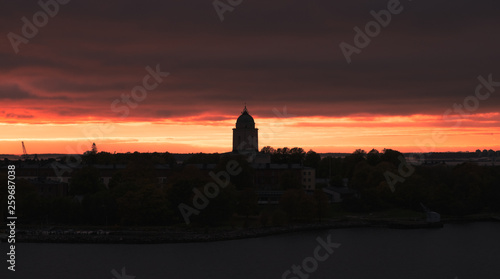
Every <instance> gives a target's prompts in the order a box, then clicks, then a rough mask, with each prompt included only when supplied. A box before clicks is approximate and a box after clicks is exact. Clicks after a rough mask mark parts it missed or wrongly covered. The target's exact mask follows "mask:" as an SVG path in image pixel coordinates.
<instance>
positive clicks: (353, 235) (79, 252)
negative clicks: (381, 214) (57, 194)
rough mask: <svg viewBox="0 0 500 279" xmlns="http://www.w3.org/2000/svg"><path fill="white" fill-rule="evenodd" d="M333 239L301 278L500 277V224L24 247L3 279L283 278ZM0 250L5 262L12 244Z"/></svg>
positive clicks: (22, 246) (25, 245)
mask: <svg viewBox="0 0 500 279" xmlns="http://www.w3.org/2000/svg"><path fill="white" fill-rule="evenodd" d="M328 235H330V239H331V242H335V243H340V244H341V245H340V247H338V248H334V249H333V254H331V255H330V256H329V257H328V258H327V259H326V260H324V261H323V262H321V261H316V263H317V266H313V265H312V264H313V263H312V262H311V261H309V262H308V263H307V264H310V266H308V267H307V268H309V270H310V271H312V272H311V273H308V274H307V275H309V277H306V273H303V274H304V275H303V277H302V278H311V279H313V278H338V279H357V278H384V279H392V278H394V279H396V278H398V279H401V278H404V279H417V278H418V279H425V278H440V279H454V278H459V279H465V278H474V279H479V278H491V279H498V278H500V241H499V240H500V223H473V224H447V225H445V228H443V229H421V230H420V229H419V230H393V229H382V228H380V229H379V228H363V229H362V228H359V229H338V230H330V231H318V232H307V233H295V234H287V235H279V236H270V237H264V238H257V239H245V240H235V241H221V242H213V243H193V244H160V245H158V244H157V245H95V244H18V246H17V263H16V270H17V271H16V272H10V271H7V265H6V264H4V265H3V266H4V268H3V269H2V270H1V271H0V278H32V279H38V278H55V279H57V278H61V279H62V278H64V279H78V278H82V279H91V278H103V279H112V278H116V279H122V278H123V279H132V278H133V277H127V276H122V273H121V270H122V268H123V267H125V268H126V270H125V271H126V272H125V274H126V275H129V276H135V278H136V279H153V278H189V279H192V278H214V279H221V278H231V279H237V278H276V279H279V278H282V275H283V273H284V272H285V271H286V270H289V269H291V266H292V265H294V264H297V265H302V262H303V260H304V259H306V258H308V257H312V256H314V251H315V248H316V247H318V245H319V244H318V242H317V238H318V237H320V238H322V239H323V240H325V241H326V240H327V237H328ZM0 251H1V253H2V255H3V257H2V258H3V259H6V257H7V256H6V253H7V244H6V243H2V244H0ZM325 251H326V250H321V253H320V254H321V255H326V254H325V253H326V252H325ZM309 259H310V260H312V258H309ZM4 262H5V261H4ZM306 262H307V261H306ZM112 270H116V271H117V273H116V274H118V275H119V277H116V276H114V275H113V274H112ZM302 272H304V270H303V269H302ZM285 278H289V279H292V278H293V279H295V278H301V277H300V276H296V275H293V274H290V275H288V276H287V277H285Z"/></svg>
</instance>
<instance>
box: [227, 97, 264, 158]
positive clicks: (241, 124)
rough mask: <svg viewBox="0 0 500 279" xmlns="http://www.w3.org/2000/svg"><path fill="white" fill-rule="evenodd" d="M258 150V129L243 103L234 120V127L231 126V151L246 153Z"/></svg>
mask: <svg viewBox="0 0 500 279" xmlns="http://www.w3.org/2000/svg"><path fill="white" fill-rule="evenodd" d="M258 151H259V129H257V128H255V121H254V120H253V117H252V116H251V115H250V114H249V113H248V110H247V106H246V105H245V108H244V109H243V111H242V112H241V115H240V116H239V117H238V119H237V120H236V128H233V153H241V154H248V153H250V152H258Z"/></svg>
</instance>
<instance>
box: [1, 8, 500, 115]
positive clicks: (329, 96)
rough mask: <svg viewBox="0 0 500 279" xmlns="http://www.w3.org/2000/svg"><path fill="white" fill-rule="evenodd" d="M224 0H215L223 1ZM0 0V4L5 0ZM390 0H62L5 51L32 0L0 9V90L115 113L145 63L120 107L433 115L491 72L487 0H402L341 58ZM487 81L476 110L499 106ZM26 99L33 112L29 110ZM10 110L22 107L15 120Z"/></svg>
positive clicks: (499, 76)
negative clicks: (150, 79)
mask: <svg viewBox="0 0 500 279" xmlns="http://www.w3.org/2000/svg"><path fill="white" fill-rule="evenodd" d="M222 1H223V2H224V0H222ZM4 2H6V1H4ZM388 2H389V1H380V0H377V1H368V0H356V1H342V2H339V1H326V0H311V1H296V0H288V1H284V0H280V1H269V2H262V1H260V2H256V1H246V0H244V1H243V2H242V3H241V4H240V5H238V6H236V7H235V8H234V11H232V12H226V13H224V18H225V19H224V21H223V22H221V21H220V20H219V17H218V15H217V13H216V11H215V9H214V7H213V5H212V2H211V1H183V2H181V1H106V2H103V1H96V0H93V1H75V0H73V1H70V2H69V3H68V4H66V5H61V6H60V9H59V12H58V14H57V15H55V16H54V17H53V18H50V19H49V21H48V23H47V24H46V25H45V26H43V27H41V28H39V30H38V34H37V35H36V36H35V37H34V38H32V39H29V43H27V44H20V45H19V53H18V54H15V52H14V50H13V48H12V47H11V45H10V42H9V40H8V38H7V34H8V33H9V32H14V33H16V34H18V35H21V34H22V33H21V28H22V25H23V23H22V21H21V17H23V16H26V17H27V18H28V19H30V20H31V18H32V16H33V14H34V13H35V12H37V11H39V10H40V9H41V8H40V7H39V6H38V4H37V3H36V1H29V2H25V1H23V2H21V1H17V2H14V1H8V2H7V3H2V4H1V5H0V18H1V20H0V33H1V34H4V35H3V37H2V39H1V40H2V41H1V44H0V46H1V48H0V59H1V61H2V63H0V76H2V79H1V81H0V100H1V101H2V102H4V103H6V104H7V110H8V106H9V104H12V106H13V107H14V106H17V105H15V104H16V102H23V101H24V100H26V99H37V103H36V104H35V103H30V104H29V105H31V106H33V109H34V110H39V109H43V108H46V109H47V110H48V111H49V110H50V111H51V112H53V113H54V114H55V115H59V116H61V117H69V116H82V117H83V116H95V117H115V116H116V114H115V113H114V112H112V111H111V109H110V104H111V102H113V100H116V99H117V98H120V96H121V95H122V94H129V93H130V90H131V89H132V88H133V87H134V86H136V85H140V84H142V79H143V77H144V76H145V75H146V74H147V71H146V69H145V67H146V66H151V67H153V68H154V67H155V65H157V64H160V65H161V69H162V71H167V72H170V74H171V75H170V76H169V77H167V78H165V80H164V82H163V83H161V84H160V85H159V86H158V87H157V88H156V89H155V90H153V91H150V92H148V97H147V98H146V99H145V100H144V101H141V103H140V105H139V106H138V107H137V108H136V109H134V110H133V111H132V113H131V114H130V116H131V117H137V118H147V119H151V120H152V121H153V120H155V119H158V118H175V117H185V116H199V115H205V114H214V115H223V114H237V113H239V111H240V110H241V106H242V104H243V103H244V102H247V103H248V104H249V107H251V108H252V112H253V113H254V114H257V115H259V116H267V117H273V116H274V114H273V112H272V108H274V107H276V108H282V107H283V106H285V105H286V106H287V107H288V110H289V111H290V112H291V113H292V112H293V114H294V115H298V116H312V115H319V116H342V115H354V114H377V115H378V114H380V115H409V114H440V113H443V111H445V110H446V109H448V108H450V107H451V106H452V105H453V104H454V103H461V102H463V100H464V98H465V97H467V96H469V95H471V94H473V93H474V89H475V87H476V85H477V84H478V81H477V77H478V76H479V75H483V76H487V75H489V74H490V73H491V74H493V79H494V80H500V70H499V62H500V54H499V52H498V49H500V36H499V35H498V30H499V27H500V17H499V16H498V14H500V3H499V2H497V1H492V0H481V1H476V2H471V1H448V0H437V1H417V0H413V1H401V6H402V7H403V11H402V12H401V13H400V14H397V15H392V19H391V22H390V24H389V25H388V26H387V27H385V28H382V30H381V32H380V35H378V36H377V37H374V38H372V41H371V43H370V44H369V45H368V46H367V47H366V48H364V49H362V50H361V53H360V54H354V55H353V56H352V57H351V58H352V63H351V64H348V63H346V60H345V58H344V56H343V54H342V52H341V50H340V48H339V44H340V43H341V42H343V41H345V42H347V43H349V44H353V38H354V35H355V32H354V30H353V28H354V27H356V26H358V27H360V28H364V26H365V24H366V23H367V22H369V21H371V20H373V18H372V16H371V15H370V11H371V10H375V11H379V10H381V9H386V8H387V3H388ZM499 95H500V88H498V91H497V92H495V93H494V94H492V96H491V97H490V98H489V99H488V100H486V101H482V102H481V104H480V108H479V110H478V111H477V112H480V113H486V112H496V111H498V109H499V108H500V96H499ZM34 105H36V106H37V108H38V109H35V108H34ZM20 119H22V117H20Z"/></svg>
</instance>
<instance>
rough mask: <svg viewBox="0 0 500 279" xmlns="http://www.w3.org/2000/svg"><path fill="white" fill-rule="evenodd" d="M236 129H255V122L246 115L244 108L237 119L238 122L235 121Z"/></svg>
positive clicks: (246, 111)
mask: <svg viewBox="0 0 500 279" xmlns="http://www.w3.org/2000/svg"><path fill="white" fill-rule="evenodd" d="M236 128H255V121H254V120H253V117H252V116H251V115H250V114H249V113H248V110H247V107H246V106H245V108H244V109H243V112H242V113H241V115H240V116H239V117H238V120H236Z"/></svg>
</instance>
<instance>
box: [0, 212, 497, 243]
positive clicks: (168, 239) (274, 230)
mask: <svg viewBox="0 0 500 279" xmlns="http://www.w3.org/2000/svg"><path fill="white" fill-rule="evenodd" d="M473 222H500V218H499V217H495V216H490V217H480V218H473V219H472V218H468V219H465V218H445V219H443V220H442V222H437V223H426V222H425V221H416V220H408V219H366V218H353V219H347V220H346V219H342V220H333V221H328V222H323V223H314V224H294V225H286V226H279V227H262V228H247V229H233V230H226V231H218V232H213V231H212V232H208V231H207V230H205V232H202V229H200V230H199V231H168V230H164V231H124V230H122V231H110V232H107V233H106V234H97V235H96V234H22V233H21V234H18V235H16V242H17V243H74V244H160V243H196V242H214V241H228V240H238V239H247V238H258V237H265V236H271V235H280V234H287V233H294V232H306V231H320V230H329V229H345V228H391V229H439V228H442V227H443V226H444V224H451V223H473ZM2 242H4V240H2Z"/></svg>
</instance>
